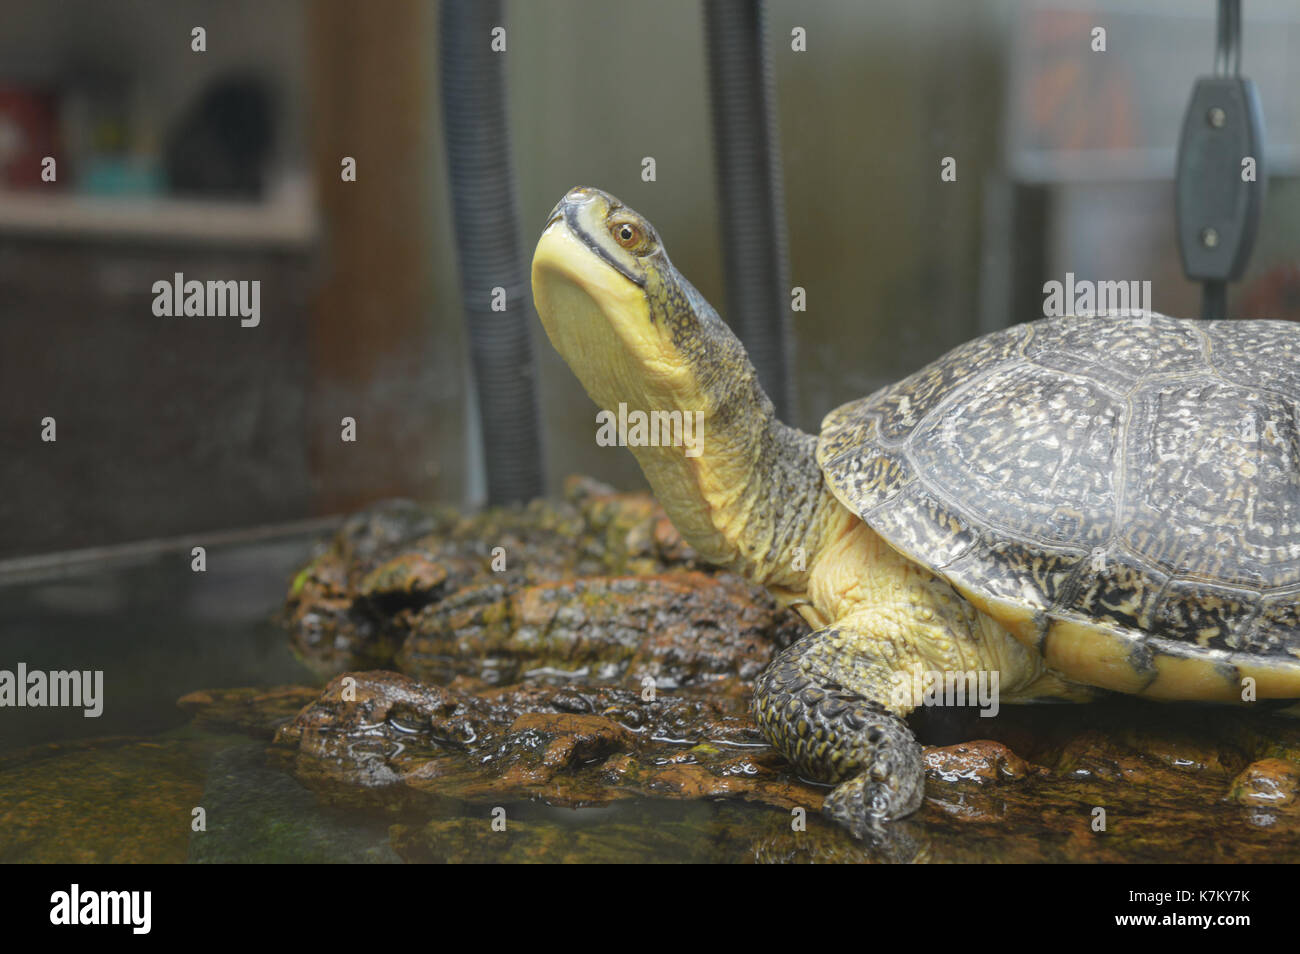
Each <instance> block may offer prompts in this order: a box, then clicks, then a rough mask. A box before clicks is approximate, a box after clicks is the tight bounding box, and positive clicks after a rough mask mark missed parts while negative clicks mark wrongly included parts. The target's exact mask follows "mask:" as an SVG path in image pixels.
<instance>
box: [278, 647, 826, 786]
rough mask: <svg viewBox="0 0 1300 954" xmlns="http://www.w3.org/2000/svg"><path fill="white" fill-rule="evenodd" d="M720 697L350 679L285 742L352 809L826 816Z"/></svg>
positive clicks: (282, 734) (396, 677) (376, 676)
mask: <svg viewBox="0 0 1300 954" xmlns="http://www.w3.org/2000/svg"><path fill="white" fill-rule="evenodd" d="M744 705H745V703H744V701H743V700H742V699H741V698H740V695H739V694H738V693H734V692H733V693H722V694H720V695H719V696H718V697H717V698H693V697H691V696H688V695H686V694H682V695H676V694H673V695H669V694H658V695H657V696H656V698H655V699H654V700H653V701H649V700H647V699H644V698H643V697H642V696H641V694H639V693H636V692H632V691H629V690H625V689H619V688H615V687H596V688H582V689H577V688H571V687H550V686H508V687H501V688H494V687H491V686H487V685H485V684H482V683H475V682H474V681H472V680H461V681H459V682H458V683H457V684H456V685H453V686H448V687H438V686H431V685H427V684H423V683H418V682H416V681H414V680H412V679H410V678H409V677H406V676H403V675H400V674H398V673H392V672H364V673H349V674H347V675H345V676H340V677H338V678H336V679H335V680H333V681H332V682H331V683H330V684H329V685H328V686H327V687H326V688H325V689H324V691H322V692H321V694H320V697H319V698H318V699H317V700H316V702H314V703H313V704H312V705H310V706H308V707H307V708H306V709H304V710H303V711H302V712H301V713H300V714H299V715H298V716H297V718H295V719H294V721H293V722H291V723H290V724H288V725H286V726H285V727H283V728H282V729H281V730H280V731H279V732H278V733H277V735H276V739H275V742H276V749H277V750H278V751H279V752H280V754H281V757H282V758H283V759H284V762H285V764H286V766H287V767H288V768H289V770H290V771H291V772H292V773H293V774H294V775H295V776H296V777H297V778H298V779H299V781H301V782H302V783H303V784H304V785H306V786H308V787H309V788H311V789H313V790H315V791H317V792H319V793H321V794H322V795H324V796H325V797H327V798H329V799H331V800H333V801H335V802H338V803H340V804H349V805H367V806H370V807H383V808H388V809H393V810H400V809H404V808H409V807H410V806H412V805H419V804H422V803H424V804H428V803H429V802H431V801H436V800H439V799H448V798H451V799H461V800H483V799H488V798H492V799H498V800H500V799H516V800H517V799H533V798H536V799H543V800H544V801H545V802H546V803H547V804H550V805H560V806H579V805H599V804H606V803H611V802H615V801H620V800H624V799H629V798H637V797H654V796H666V797H671V798H678V799H682V798H684V799H700V798H737V799H743V800H747V801H751V802H756V803H761V804H765V805H772V806H776V807H781V808H789V807H792V806H796V805H801V806H807V807H808V808H809V810H810V811H813V812H816V811H817V810H819V809H820V805H821V797H822V793H823V789H821V788H819V787H815V786H811V785H808V784H806V783H804V782H802V781H800V780H799V779H797V778H795V777H793V776H792V775H791V774H790V773H789V770H788V768H787V767H786V766H784V765H783V763H782V760H780V759H779V758H777V757H776V756H775V755H774V753H773V752H772V751H771V750H770V749H769V748H768V747H767V746H766V744H765V743H764V742H763V740H762V738H761V736H760V735H759V734H758V731H757V729H756V728H755V727H754V725H753V724H752V723H751V722H750V721H749V720H748V718H747V717H746V716H745V715H744Z"/></svg>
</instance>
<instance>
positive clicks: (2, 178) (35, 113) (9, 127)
mask: <svg viewBox="0 0 1300 954" xmlns="http://www.w3.org/2000/svg"><path fill="white" fill-rule="evenodd" d="M57 110H58V100H57V98H56V96H55V94H54V93H52V92H49V91H48V90H42V89H33V88H28V87H22V86H6V85H4V84H0V188H6V189H28V188H33V187H35V186H42V185H44V186H46V187H48V186H50V185H51V183H45V182H42V181H41V164H42V162H43V160H44V159H45V157H46V156H53V157H54V158H55V160H56V161H58V160H59V142H58V138H59V134H58V112H57ZM59 166H62V163H61V162H59ZM58 171H59V180H60V181H62V179H63V176H64V170H63V169H62V168H59V170H58Z"/></svg>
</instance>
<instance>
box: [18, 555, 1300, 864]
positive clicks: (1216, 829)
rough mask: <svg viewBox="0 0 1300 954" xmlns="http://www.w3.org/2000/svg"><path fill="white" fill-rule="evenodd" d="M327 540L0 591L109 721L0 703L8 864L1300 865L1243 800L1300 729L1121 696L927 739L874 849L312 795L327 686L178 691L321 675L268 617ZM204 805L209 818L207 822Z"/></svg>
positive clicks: (728, 809)
mask: <svg viewBox="0 0 1300 954" xmlns="http://www.w3.org/2000/svg"><path fill="white" fill-rule="evenodd" d="M317 539H318V536H317V535H316V534H296V535H292V536H287V537H282V538H278V539H274V540H269V541H262V542H258V543H255V544H241V545H230V546H224V547H213V548H211V549H210V550H209V552H208V570H207V572H206V573H194V572H192V571H191V570H190V568H189V556H188V552H184V553H170V554H157V555H154V556H152V557H149V558H147V559H137V560H134V561H132V562H130V563H112V564H105V563H99V564H95V565H87V566H82V567H80V568H70V569H65V570H64V571H62V572H61V573H60V574H59V575H58V576H57V577H51V576H45V577H43V578H39V579H32V578H29V579H26V580H21V581H12V580H11V581H10V582H8V583H6V584H0V621H2V622H0V625H2V627H3V634H4V639H3V645H4V647H5V653H6V656H5V658H4V660H3V661H0V668H10V669H12V668H14V666H15V665H16V663H17V662H19V661H22V662H25V663H27V664H28V666H29V668H39V669H45V670H49V669H64V668H78V669H102V670H103V671H104V680H105V697H106V699H105V705H104V711H103V715H102V716H101V717H100V718H98V719H86V718H83V716H82V714H81V712H80V711H79V710H74V711H67V710H58V709H6V710H4V711H3V713H0V719H2V720H3V721H2V722H0V726H2V727H3V730H4V735H3V737H0V861H3V862H13V861H162V862H187V861H188V862H200V863H202V862H229V861H270V862H275V861H320V862H355V863H391V862H399V861H404V860H405V861H479V860H481V861H560V860H563V861H625V862H665V861H733V862H740V861H800V860H823V861H1184V862H1186V861H1222V860H1236V861H1256V860H1262V861H1297V860H1300V812H1298V811H1297V806H1296V805H1295V804H1294V803H1286V802H1285V801H1284V800H1280V801H1279V802H1278V804H1276V805H1269V804H1267V802H1260V801H1258V800H1257V801H1256V802H1255V803H1252V804H1247V803H1244V802H1242V801H1241V800H1239V799H1238V800H1234V799H1233V798H1231V797H1229V796H1230V791H1231V786H1232V780H1233V778H1234V776H1236V775H1237V773H1238V772H1239V771H1241V769H1242V767H1243V766H1244V765H1246V764H1247V763H1249V762H1250V761H1251V760H1253V759H1258V758H1260V757H1262V756H1263V755H1268V754H1269V751H1268V746H1269V745H1273V746H1274V747H1275V748H1276V750H1277V753H1278V754H1281V755H1282V756H1284V757H1285V758H1294V756H1295V754H1296V753H1297V752H1300V732H1298V731H1297V729H1296V728H1294V727H1293V726H1294V724H1293V723H1288V722H1285V721H1283V720H1280V719H1277V718H1276V717H1274V716H1268V715H1264V714H1243V713H1236V712H1226V711H1224V710H1214V709H1207V708H1205V707H1161V706H1155V705H1152V704H1143V703H1137V702H1133V701H1129V700H1116V701H1115V702H1113V703H1107V704H1104V705H1097V706H1093V707H1091V708H1087V709H1085V708H1079V707H1066V706H1053V707H1037V708H1032V709H1031V708H1023V709H1018V710H1012V709H1011V707H1008V709H1007V710H1006V711H1007V715H1006V717H1005V718H999V719H998V720H993V721H996V722H997V726H996V727H992V726H990V727H989V729H990V730H991V731H989V732H982V734H983V735H984V736H985V737H989V738H994V739H997V740H998V741H1000V742H1003V743H1005V744H1006V745H1008V746H1009V747H1010V750H1011V751H1013V752H1015V753H1016V755H1018V756H1021V757H1023V758H1024V759H1025V760H1027V766H1024V767H1017V768H1014V769H1013V770H1009V771H1001V772H994V775H996V776H997V778H996V779H994V780H993V781H990V779H989V778H988V777H985V778H983V779H980V778H977V777H976V776H978V775H979V768H980V766H981V765H986V764H987V760H986V758H985V756H986V754H987V753H986V752H985V754H980V755H979V758H975V759H973V760H971V761H970V762H965V761H963V758H965V756H964V755H962V754H961V753H960V752H956V751H955V750H952V749H943V750H938V749H936V750H931V751H932V756H933V759H932V762H931V772H930V781H929V785H928V789H927V802H926V805H925V807H924V808H923V810H922V811H921V812H920V813H919V814H918V815H917V816H915V817H914V818H913V819H911V820H909V821H907V822H905V823H902V824H899V825H897V826H895V827H894V829H892V830H891V833H890V835H889V837H888V838H887V839H885V840H883V841H882V842H880V843H878V844H874V845H862V844H859V843H856V842H854V841H852V840H851V839H850V838H848V837H847V836H846V835H845V834H844V833H843V832H841V831H839V830H838V829H836V828H834V827H832V826H829V825H826V824H824V823H823V822H822V821H821V819H820V818H819V817H818V815H817V813H816V808H815V805H810V808H809V810H808V812H807V816H808V817H807V820H806V830H795V829H796V828H797V827H799V826H797V825H792V821H794V816H792V814H791V811H790V810H789V808H788V807H784V806H782V807H776V806H774V805H772V804H758V803H755V802H752V801H745V800H736V799H698V798H697V799H683V798H655V799H647V798H629V799H624V800H618V801H613V802H611V803H609V804H605V805H600V806H596V807H585V808H584V807H579V808H569V807H563V808H561V807H554V806H551V805H548V804H546V803H545V801H544V800H529V801H519V800H518V799H513V798H510V797H508V796H503V797H502V798H501V799H494V798H491V797H473V798H469V799H461V798H458V797H451V796H450V795H448V794H446V792H442V793H439V792H438V791H437V790H436V788H435V789H434V790H433V791H432V792H425V793H424V796H422V797H421V798H419V799H416V800H411V799H406V798H403V799H394V800H392V801H391V802H388V803H386V802H385V800H384V799H382V798H380V799H379V800H377V801H375V802H374V803H373V804H369V805H366V806H364V807H362V806H361V804H360V803H359V802H357V801H356V800H355V799H350V798H348V797H342V798H340V797H331V796H329V794H328V793H324V794H322V793H318V792H314V791H310V790H308V789H307V788H305V787H304V786H303V785H302V784H300V783H299V781H298V780H297V779H296V778H295V777H294V776H292V775H290V774H289V771H288V769H287V763H286V761H285V759H284V758H283V757H282V756H281V757H277V755H276V753H275V752H274V751H273V749H272V748H271V747H270V746H269V736H270V732H271V730H272V729H273V727H274V724H275V723H276V722H283V721H285V720H286V719H287V718H288V717H289V716H290V715H292V713H293V711H295V710H296V708H297V707H298V706H299V705H300V704H301V702H302V699H303V698H310V697H311V693H308V692H305V691H300V692H298V693H297V694H296V695H290V696H287V697H286V699H287V701H284V700H281V701H280V702H279V703H276V704H273V705H270V706H269V707H266V706H264V707H263V708H261V709H257V710H256V711H254V712H252V714H251V715H250V717H249V719H248V722H247V724H246V725H244V726H243V728H242V729H241V728H239V727H238V726H236V725H232V724H231V723H230V722H229V721H227V722H226V723H222V722H221V721H220V720H216V721H213V720H207V721H205V720H203V719H199V720H194V719H192V715H191V714H190V713H187V712H185V711H182V710H181V709H180V708H178V707H177V705H176V702H177V699H179V698H180V697H181V696H184V695H186V694H187V693H191V692H194V691H195V690H200V689H207V688H217V687H257V686H260V687H273V686H281V685H299V686H319V685H320V679H319V678H318V677H316V676H314V675H313V674H312V672H311V671H310V670H308V669H307V668H306V667H305V666H303V665H302V664H301V663H300V662H298V661H297V660H296V659H295V658H294V656H293V654H292V653H291V652H290V650H289V648H288V640H287V638H286V634H285V631H284V629H283V628H282V627H281V626H280V625H279V624H278V623H277V622H276V621H275V619H274V617H275V614H276V612H277V611H278V610H279V609H280V608H281V606H282V602H283V598H284V592H285V587H286V583H287V581H288V580H289V579H291V577H292V576H293V572H294V570H295V569H296V568H297V567H299V566H301V565H302V564H303V562H304V561H305V560H306V559H307V558H308V556H309V555H310V553H311V552H312V547H313V544H314V543H315V542H316V540H317ZM272 695H273V694H272ZM272 701H273V702H274V700H272ZM277 706H278V708H277ZM980 728H981V730H982V729H983V728H984V727H983V726H981V727H980ZM1261 740H1263V742H1262V743H1261ZM929 741H931V742H943V741H951V740H944V739H938V738H935V737H933V736H932V737H931V738H930V739H929ZM1261 745H1263V748H1261ZM988 751H992V750H988ZM945 753H946V754H945ZM977 754H978V753H977ZM945 758H946V759H947V761H946V762H945ZM981 759H985V761H984V762H981ZM795 784H796V785H798V784H799V783H798V782H797V780H795ZM802 791H804V792H805V793H807V794H808V796H809V798H810V801H811V799H812V798H815V797H816V794H817V790H816V789H813V788H811V787H809V786H804V787H803V789H802ZM1099 806H1101V807H1104V808H1105V810H1106V813H1107V821H1108V824H1107V830H1106V831H1104V832H1101V831H1097V830H1095V827H1094V824H1093V819H1094V817H1095V810H1096V808H1097V807H1099ZM196 807H201V808H202V809H203V810H204V813H205V815H206V830H203V831H194V830H193V826H192V819H193V813H194V810H195V808H196ZM494 809H500V810H502V812H503V813H504V818H505V819H506V825H505V830H504V831H499V830H495V829H494V826H493V812H494Z"/></svg>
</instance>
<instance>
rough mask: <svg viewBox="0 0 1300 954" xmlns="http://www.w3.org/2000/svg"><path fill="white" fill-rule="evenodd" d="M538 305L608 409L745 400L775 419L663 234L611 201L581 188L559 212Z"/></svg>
mask: <svg viewBox="0 0 1300 954" xmlns="http://www.w3.org/2000/svg"><path fill="white" fill-rule="evenodd" d="M533 299H534V302H535V304H536V306H537V313H538V315H539V316H540V317H541V319H542V325H543V326H544V327H545V328H546V334H547V336H548V337H549V338H550V339H551V344H553V345H554V346H555V349H556V350H557V351H558V352H559V353H560V355H561V357H563V358H564V360H565V361H567V362H568V364H569V367H570V368H572V369H573V372H574V374H576V375H577V377H578V379H579V380H580V381H581V382H582V385H583V387H585V388H586V390H587V393H588V394H589V395H590V396H591V398H592V400H594V401H595V402H596V403H597V404H598V405H600V407H602V408H603V409H606V410H616V409H617V408H618V405H619V404H620V403H622V404H626V405H627V406H628V407H629V408H630V409H641V410H645V411H650V410H664V411H673V410H676V411H682V412H694V411H704V412H706V413H707V412H709V410H710V409H711V408H715V407H718V406H720V405H721V404H725V403H733V402H734V401H736V400H737V398H739V399H740V400H741V403H742V404H744V405H746V410H747V411H749V412H751V413H757V412H760V411H761V410H762V407H761V405H762V404H766V405H767V407H768V408H769V409H770V406H771V404H770V402H768V401H767V398H766V396H765V395H763V393H762V391H761V390H758V389H757V378H756V376H755V374H754V369H753V367H752V365H750V363H749V359H748V358H747V357H746V355H745V351H744V348H743V347H742V346H741V344H740V342H739V340H737V339H736V337H735V336H734V335H733V334H732V333H731V331H730V330H729V329H728V328H727V326H726V325H725V324H724V323H723V322H722V320H721V319H720V318H719V317H718V315H717V313H716V312H715V311H714V310H713V308H712V306H710V305H709V303H708V302H707V301H705V300H704V297H703V296H702V295H701V294H700V293H699V292H698V291H696V290H695V288H694V286H692V285H691V283H690V282H688V281H687V280H686V279H685V278H684V277H683V276H682V275H681V274H680V273H679V272H678V271H677V269H676V268H674V267H673V264H672V262H670V261H669V259H668V254H667V252H666V251H665V250H664V246H663V243H662V242H661V241H660V239H659V235H658V233H657V232H656V231H655V229H654V226H652V225H651V224H650V223H649V221H647V220H646V219H645V217H644V216H642V215H640V214H638V213H637V212H635V211H633V210H632V209H630V208H628V207H627V206H625V205H624V204H623V203H622V202H620V201H619V200H618V199H616V198H614V197H613V196H612V195H609V194H608V193H605V192H602V191H600V190H599V189H592V188H585V187H579V188H576V189H571V190H570V191H569V192H568V194H566V195H565V196H564V198H563V199H561V200H560V201H559V203H558V204H557V205H556V206H555V209H554V210H553V211H552V212H551V215H550V218H549V219H548V220H547V223H546V228H545V229H544V230H543V232H542V237H541V239H540V241H538V243H537V251H536V253H535V254H534V256H533ZM754 402H758V404H759V405H760V406H758V407H755V406H754ZM769 413H770V411H769Z"/></svg>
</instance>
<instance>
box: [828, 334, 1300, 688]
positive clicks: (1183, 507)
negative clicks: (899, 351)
mask: <svg viewBox="0 0 1300 954" xmlns="http://www.w3.org/2000/svg"><path fill="white" fill-rule="evenodd" d="M817 459H818V462H819V464H820V465H821V468H822V471H823V473H824V474H825V476H826V479H827V481H828V483H829V485H830V486H831V488H832V489H833V491H834V493H835V494H836V496H837V497H838V498H839V499H840V500H841V501H842V502H843V503H844V504H845V505H846V506H848V507H849V508H850V509H852V510H853V511H854V512H856V513H857V514H858V515H859V516H860V517H861V518H862V519H863V520H864V521H865V522H866V523H867V524H869V525H870V526H871V527H872V528H873V529H874V530H875V531H876V532H878V533H879V534H881V536H882V537H884V539H885V540H886V541H888V543H889V544H890V545H891V546H893V547H894V548H895V549H897V550H898V551H900V552H901V553H903V554H904V555H905V556H907V557H908V558H910V559H911V560H913V561H915V562H917V563H919V564H921V565H922V566H925V567H927V568H928V569H930V570H932V571H933V572H935V573H936V574H938V575H940V576H942V577H944V578H945V579H947V580H948V581H949V582H950V583H951V584H952V585H953V586H954V587H955V588H956V589H957V590H958V591H959V592H961V593H962V594H963V595H964V596H965V597H966V598H967V599H969V600H970V601H971V602H972V603H974V604H975V605H976V606H977V607H978V608H979V609H981V610H983V611H984V612H985V613H987V614H989V615H990V616H992V617H994V618H995V619H997V620H998V621H999V622H1001V623H1002V624H1003V625H1004V626H1006V627H1007V628H1008V629H1009V630H1010V631H1011V632H1012V633H1013V634H1015V636H1016V637H1017V638H1018V639H1020V640H1021V641H1022V642H1025V643H1026V644H1028V645H1030V646H1033V647H1035V648H1037V649H1038V650H1039V651H1040V652H1041V653H1042V655H1043V656H1044V658H1045V660H1046V662H1047V664H1048V665H1049V666H1050V667H1051V668H1053V669H1055V670H1056V671H1057V672H1059V673H1062V674H1063V675H1065V676H1067V677H1068V678H1071V679H1075V680H1078V681H1081V682H1085V683H1088V684H1090V685H1093V686H1100V687H1103V688H1108V689H1117V690H1121V691H1125V692H1133V693H1140V694H1147V695H1152V696H1156V697H1162V698H1189V699H1225V700H1226V699H1232V700H1239V699H1241V698H1242V692H1243V683H1242V680H1243V678H1244V677H1247V676H1249V677H1252V678H1254V680H1255V690H1256V693H1257V695H1258V697H1260V698H1264V697H1270V696H1271V697H1284V698H1294V697H1300V325H1295V324H1291V323H1288V322H1281V321H1186V320H1181V319H1177V318H1169V317H1166V316H1164V315H1158V314H1140V315H1136V316H1132V317H1109V316H1104V315H1102V316H1069V317H1065V318H1054V319H1047V320H1044V321H1038V322H1034V323H1032V324H1025V325H1017V326H1014V327H1012V328H1008V329H1006V330H1003V331H998V332H995V333H993V334H990V335H986V336H984V337H982V338H978V339H976V340H974V341H971V342H969V343H967V344H964V345H962V346H960V347H958V348H956V349H954V350H953V351H951V352H949V353H948V354H946V355H945V356H943V357H942V358H940V359H939V360H937V361H935V362H934V363H932V364H930V365H928V366H927V367H925V368H923V369H921V370H920V371H918V372H917V373H915V374H913V375H911V376H910V377H908V378H905V379H904V380H902V381H899V382H898V383H897V384H894V385H891V386H889V387H886V388H884V389H882V390H880V391H877V392H876V393H875V394H872V395H871V396H870V397H866V398H863V399H861V400H858V401H854V402H852V403H849V404H846V405H844V406H843V407H840V408H839V409H837V410H835V411H833V412H832V413H831V414H829V415H828V416H827V417H826V419H825V421H824V422H823V424H822V433H821V437H820V439H819V441H818V447H817Z"/></svg>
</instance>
